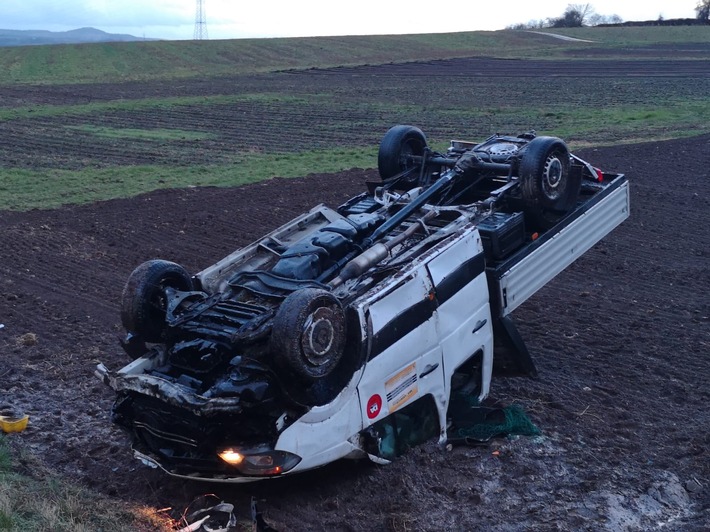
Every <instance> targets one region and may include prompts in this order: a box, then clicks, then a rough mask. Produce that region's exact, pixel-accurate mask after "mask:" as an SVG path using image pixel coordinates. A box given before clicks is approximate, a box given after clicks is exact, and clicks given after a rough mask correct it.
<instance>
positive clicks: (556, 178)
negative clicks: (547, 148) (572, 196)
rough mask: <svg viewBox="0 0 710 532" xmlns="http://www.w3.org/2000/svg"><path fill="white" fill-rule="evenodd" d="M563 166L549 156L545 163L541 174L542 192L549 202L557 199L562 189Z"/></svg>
mask: <svg viewBox="0 0 710 532" xmlns="http://www.w3.org/2000/svg"><path fill="white" fill-rule="evenodd" d="M563 177H564V176H563V166H562V162H561V161H560V159H559V158H558V157H557V156H550V157H548V159H547V160H546V161H545V168H544V169H543V172H542V190H543V192H544V193H545V196H547V197H548V198H550V199H551V200H556V199H559V197H560V196H561V191H562V188H563Z"/></svg>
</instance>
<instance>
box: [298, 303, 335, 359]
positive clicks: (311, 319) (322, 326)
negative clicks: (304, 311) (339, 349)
mask: <svg viewBox="0 0 710 532" xmlns="http://www.w3.org/2000/svg"><path fill="white" fill-rule="evenodd" d="M334 318H335V313H334V312H333V311H332V310H331V309H329V308H319V309H317V310H316V311H315V312H313V314H311V315H310V316H308V319H307V320H306V323H305V324H304V326H303V334H302V335H301V348H302V350H303V356H304V357H305V359H306V360H307V361H308V363H309V364H311V365H313V366H316V367H319V366H323V365H325V364H327V363H328V362H330V359H331V355H332V348H333V345H334V343H335V335H336V332H335V326H334V325H333V319H334Z"/></svg>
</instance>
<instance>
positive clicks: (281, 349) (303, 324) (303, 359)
mask: <svg viewBox="0 0 710 532" xmlns="http://www.w3.org/2000/svg"><path fill="white" fill-rule="evenodd" d="M345 334H346V331H345V313H344V311H343V307H342V305H341V304H340V301H338V299H337V298H336V297H335V296H334V295H333V294H331V293H330V292H328V291H326V290H322V289H319V288H304V289H302V290H297V291H296V292H293V293H292V294H290V295H289V296H288V297H286V299H284V301H283V302H282V303H281V306H280V307H279V309H278V310H277V311H276V316H274V321H273V326H272V331H271V339H270V350H271V353H272V354H273V356H274V360H275V362H276V364H277V365H278V366H279V367H281V368H286V369H287V370H288V371H289V372H290V373H291V374H295V375H296V376H298V377H300V378H301V379H302V380H303V381H305V382H307V383H313V382H315V381H317V380H319V379H322V378H323V377H326V376H327V375H329V374H330V373H331V372H332V371H333V370H334V369H335V368H336V366H337V365H338V363H339V362H340V360H341V358H342V357H343V353H344V351H345Z"/></svg>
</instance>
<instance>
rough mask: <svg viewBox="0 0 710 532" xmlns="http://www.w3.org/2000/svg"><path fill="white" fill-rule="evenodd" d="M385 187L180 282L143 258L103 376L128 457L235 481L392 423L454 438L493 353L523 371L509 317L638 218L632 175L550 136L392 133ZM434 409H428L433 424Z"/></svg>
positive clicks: (304, 219) (298, 465)
mask: <svg viewBox="0 0 710 532" xmlns="http://www.w3.org/2000/svg"><path fill="white" fill-rule="evenodd" d="M378 167H379V173H380V176H381V181H378V182H376V183H368V191H367V192H364V193H362V194H361V195H359V196H356V197H354V198H352V199H351V200H349V201H348V202H346V203H345V204H344V205H341V206H340V207H339V208H338V209H336V210H333V209H330V208H328V207H326V206H323V205H320V206H317V207H315V208H313V209H312V210H311V211H310V212H307V213H305V214H303V215H301V216H299V217H298V218H296V219H294V220H292V221H291V222H289V223H287V224H285V225H284V226H282V227H280V228H278V229H276V230H274V231H272V232H271V233H269V234H268V235H266V236H264V237H263V238H262V239H260V240H259V241H258V242H255V243H253V244H251V245H249V246H247V247H245V248H243V249H240V250H238V251H235V252H234V253H232V254H231V255H229V256H228V257H226V258H224V259H223V260H221V261H219V262H218V263H217V264H214V265H212V266H209V267H207V268H206V269H204V270H203V271H201V272H199V273H196V274H194V275H190V273H188V272H187V271H185V269H184V268H182V267H181V266H179V265H177V264H175V263H172V262H168V261H163V260H153V261H149V262H147V263H145V264H142V265H141V266H139V267H138V268H137V269H136V270H135V271H134V272H133V273H132V274H131V276H130V278H129V280H128V282H127V284H126V286H125V289H124V292H123V298H122V303H121V304H122V310H121V318H122V322H123V324H124V326H125V328H126V330H127V333H128V334H127V336H126V340H125V342H124V349H125V351H126V352H127V354H128V355H129V356H130V357H131V358H132V359H133V361H132V362H130V363H129V364H128V365H127V366H125V367H123V368H122V369H118V370H116V371H112V370H109V369H108V368H106V367H105V366H103V365H99V367H98V368H97V375H98V376H99V377H100V378H101V379H103V381H104V382H105V383H106V384H108V385H109V386H110V387H111V388H112V389H113V390H115V392H116V394H117V398H116V402H115V405H114V407H113V420H114V422H115V423H117V424H118V425H120V426H121V427H123V428H124V429H125V430H126V431H127V432H128V433H130V435H131V437H132V440H133V449H134V452H135V455H136V457H137V458H139V459H141V460H142V461H143V462H144V463H146V464H148V465H152V466H159V467H161V468H163V469H164V470H165V471H167V472H168V473H170V474H173V475H178V476H184V477H188V478H193V479H205V480H214V481H225V482H246V481H253V480H258V479H263V478H271V477H277V476H281V475H287V474H293V473H296V472H299V471H305V470H309V469H312V468H315V467H318V466H322V465H324V464H327V463H329V462H332V461H334V460H337V459H340V458H346V457H347V458H362V457H369V458H370V459H372V460H374V461H377V462H387V461H388V460H391V459H392V458H393V456H394V455H395V454H396V451H397V449H398V448H399V447H401V446H400V445H398V444H397V441H396V440H397V435H398V434H399V432H400V431H399V428H401V426H402V425H403V424H406V423H408V424H409V425H410V427H413V429H412V431H413V432H415V433H416V434H415V437H412V434H411V432H412V431H410V434H409V435H408V438H409V441H412V440H416V439H417V438H418V439H419V440H423V439H426V438H432V437H438V438H439V441H440V442H442V443H443V442H445V441H446V440H447V425H450V421H451V420H450V419H448V418H449V413H448V409H449V404H450V398H451V394H452V392H453V391H459V392H460V391H464V392H465V393H466V394H469V395H470V396H471V397H474V398H475V399H477V400H479V401H482V400H483V399H484V398H485V397H486V396H487V395H488V393H489V387H490V381H491V375H492V369H493V366H494V352H495V358H496V362H497V363H500V364H501V365H504V366H506V367H507V368H508V369H513V370H519V371H522V372H524V373H534V372H535V367H534V365H533V363H532V360H531V358H530V356H529V354H528V351H527V349H526V348H525V345H524V343H523V342H522V340H521V338H520V336H519V335H518V334H517V332H516V330H515V327H514V325H513V322H512V321H511V319H510V316H509V314H510V313H511V312H512V311H513V310H514V309H515V308H517V307H518V306H519V305H520V304H522V303H523V302H524V301H525V300H526V299H527V298H529V297H530V296H531V295H532V294H533V293H535V291H537V290H538V289H539V288H541V287H542V286H543V285H545V283H547V282H548V281H549V280H550V279H552V278H553V277H555V275H557V274H558V273H559V272H560V271H562V270H563V269H564V268H565V267H566V266H568V265H569V264H570V263H572V262H573V261H574V260H575V259H576V258H577V257H579V256H581V255H582V254H583V253H584V252H585V251H587V250H588V249H589V248H590V247H592V246H593V245H594V244H595V243H597V242H598V241H599V240H601V239H602V238H603V237H604V236H606V235H607V234H608V233H609V232H610V231H611V230H612V229H614V227H616V226H617V225H618V224H620V223H621V222H622V221H623V220H625V219H626V218H627V217H628V216H629V187H628V182H627V179H626V178H625V177H624V176H623V175H621V174H611V173H604V172H602V171H601V170H599V169H597V168H595V167H593V166H592V165H591V164H589V163H587V162H585V161H583V160H581V159H580V158H578V157H576V156H575V155H572V154H570V152H569V151H568V149H567V147H566V145H565V143H564V142H563V141H562V140H560V139H557V138H554V137H542V136H536V135H535V134H534V132H530V133H526V134H523V135H520V136H501V135H494V136H492V137H490V138H488V139H487V140H485V141H483V142H481V143H472V142H465V141H452V143H451V147H450V148H449V149H448V150H447V151H446V152H445V153H437V152H435V151H433V150H432V149H430V148H429V146H428V145H427V141H426V137H425V135H424V134H423V133H422V131H421V130H419V129H418V128H416V127H413V126H402V125H401V126H395V127H393V128H392V129H390V130H389V131H388V132H387V133H386V135H385V136H384V138H383V140H382V142H381V145H380V151H379V158H378ZM427 420H436V421H435V422H434V423H427Z"/></svg>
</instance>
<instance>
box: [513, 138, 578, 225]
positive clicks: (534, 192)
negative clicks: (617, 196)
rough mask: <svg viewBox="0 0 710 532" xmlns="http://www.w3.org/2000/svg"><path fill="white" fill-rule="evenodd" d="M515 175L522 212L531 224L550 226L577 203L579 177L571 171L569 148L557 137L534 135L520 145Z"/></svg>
mask: <svg viewBox="0 0 710 532" xmlns="http://www.w3.org/2000/svg"><path fill="white" fill-rule="evenodd" d="M519 177H520V181H521V193H522V198H523V203H524V206H525V212H526V215H527V216H528V218H529V219H530V220H531V221H532V222H533V223H534V224H535V225H539V226H541V227H542V228H548V227H550V226H552V225H554V224H555V223H556V222H557V221H558V220H559V219H560V218H562V217H563V216H564V215H565V214H567V213H568V212H569V211H571V210H572V209H573V208H574V206H575V204H576V203H577V198H578V196H579V190H580V188H581V185H582V176H581V174H579V173H578V172H571V161H570V154H569V150H568V149H567V146H566V145H565V143H564V142H563V141H562V140H561V139H558V138H556V137H536V138H534V139H533V140H531V141H530V142H529V143H528V144H527V145H526V146H525V147H523V148H522V150H521V158H520V166H519Z"/></svg>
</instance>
